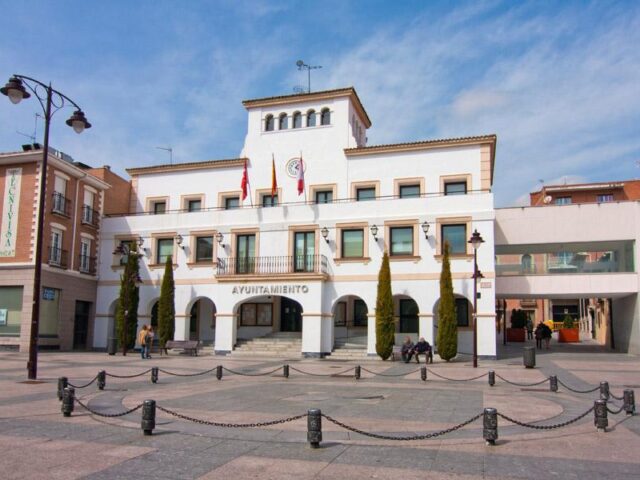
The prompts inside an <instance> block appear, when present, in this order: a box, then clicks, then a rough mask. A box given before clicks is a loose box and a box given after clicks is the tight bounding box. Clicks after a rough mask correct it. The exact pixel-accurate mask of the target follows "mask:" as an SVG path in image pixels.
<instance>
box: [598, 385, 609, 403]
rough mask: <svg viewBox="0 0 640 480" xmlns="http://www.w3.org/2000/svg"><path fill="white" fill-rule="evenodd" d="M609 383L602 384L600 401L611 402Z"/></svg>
mask: <svg viewBox="0 0 640 480" xmlns="http://www.w3.org/2000/svg"><path fill="white" fill-rule="evenodd" d="M609 397H610V394H609V382H600V400H609Z"/></svg>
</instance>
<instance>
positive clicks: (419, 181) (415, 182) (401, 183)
mask: <svg viewBox="0 0 640 480" xmlns="http://www.w3.org/2000/svg"><path fill="white" fill-rule="evenodd" d="M409 186H418V189H419V193H418V195H417V196H410V197H403V196H402V193H401V192H402V188H403V187H409ZM425 192H426V190H425V187H424V177H407V178H394V179H393V195H394V196H395V197H396V198H403V199H404V198H419V197H422V196H423V195H424V194H425Z"/></svg>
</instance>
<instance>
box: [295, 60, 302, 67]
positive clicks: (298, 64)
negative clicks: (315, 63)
mask: <svg viewBox="0 0 640 480" xmlns="http://www.w3.org/2000/svg"><path fill="white" fill-rule="evenodd" d="M296 65H297V67H298V68H300V67H302V66H303V65H304V62H303V61H302V60H298V61H297V62H296Z"/></svg>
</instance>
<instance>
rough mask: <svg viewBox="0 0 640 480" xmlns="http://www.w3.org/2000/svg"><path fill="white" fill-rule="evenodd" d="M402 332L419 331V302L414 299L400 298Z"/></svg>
mask: <svg viewBox="0 0 640 480" xmlns="http://www.w3.org/2000/svg"><path fill="white" fill-rule="evenodd" d="M399 309H400V333H418V330H419V326H418V304H417V303H416V302H415V300H412V299H401V300H400V305H399Z"/></svg>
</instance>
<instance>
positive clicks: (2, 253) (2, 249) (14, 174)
mask: <svg viewBox="0 0 640 480" xmlns="http://www.w3.org/2000/svg"><path fill="white" fill-rule="evenodd" d="M21 181H22V168H9V169H7V173H6V180H5V184H4V202H3V203H2V230H0V257H15V256H16V240H17V238H16V237H17V235H18V209H19V206H20V183H21Z"/></svg>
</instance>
